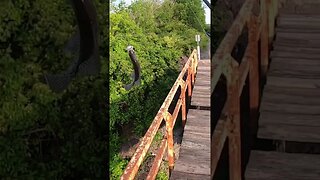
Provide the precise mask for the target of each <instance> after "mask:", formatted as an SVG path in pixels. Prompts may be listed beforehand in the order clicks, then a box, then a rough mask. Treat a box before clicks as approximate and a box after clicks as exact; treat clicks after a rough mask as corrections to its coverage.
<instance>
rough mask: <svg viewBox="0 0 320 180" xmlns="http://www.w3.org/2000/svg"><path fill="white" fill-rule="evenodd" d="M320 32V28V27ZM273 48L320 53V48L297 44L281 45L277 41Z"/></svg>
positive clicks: (294, 51)
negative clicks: (297, 45)
mask: <svg viewBox="0 0 320 180" xmlns="http://www.w3.org/2000/svg"><path fill="white" fill-rule="evenodd" d="M319 33H320V29H319ZM273 49H274V50H279V51H289V52H293V53H301V52H305V53H308V54H309V53H310V54H320V50H319V49H318V48H309V47H296V46H281V45H279V44H277V43H273Z"/></svg>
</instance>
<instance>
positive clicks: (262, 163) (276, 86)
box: [245, 4, 320, 180]
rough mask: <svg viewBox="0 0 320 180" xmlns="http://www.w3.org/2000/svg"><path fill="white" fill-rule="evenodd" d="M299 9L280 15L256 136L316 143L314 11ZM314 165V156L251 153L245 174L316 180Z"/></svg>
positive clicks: (318, 37)
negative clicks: (296, 11)
mask: <svg viewBox="0 0 320 180" xmlns="http://www.w3.org/2000/svg"><path fill="white" fill-rule="evenodd" d="M305 7H312V6H311V5H308V6H304V8H305ZM317 7H320V6H319V4H318V6H317ZM303 11H308V10H307V9H303V8H302V9H300V11H299V13H296V14H294V13H293V12H292V11H290V10H284V11H280V12H283V13H280V15H279V17H278V20H277V28H276V39H275V41H274V42H273V52H272V53H271V65H270V69H269V72H268V77H267V83H266V86H265V88H264V92H263V96H262V102H261V105H260V118H259V129H258V138H263V139H270V140H280V141H283V142H286V141H294V142H302V143H320V86H319V85H320V34H319V33H320V20H319V17H320V14H319V13H320V12H319V11H318V13H317V14H314V13H315V12H316V11H313V13H310V12H306V13H303ZM319 162H320V154H302V153H300V154H290V153H285V152H275V151H252V152H251V155H250V160H249V164H248V166H247V169H246V174H245V176H246V179H248V180H258V179H259V180H266V179H272V180H280V179H281V180H282V179H290V180H307V179H308V180H316V179H320V164H319Z"/></svg>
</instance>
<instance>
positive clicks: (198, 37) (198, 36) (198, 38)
mask: <svg viewBox="0 0 320 180" xmlns="http://www.w3.org/2000/svg"><path fill="white" fill-rule="evenodd" d="M196 41H197V51H198V60H200V35H196Z"/></svg>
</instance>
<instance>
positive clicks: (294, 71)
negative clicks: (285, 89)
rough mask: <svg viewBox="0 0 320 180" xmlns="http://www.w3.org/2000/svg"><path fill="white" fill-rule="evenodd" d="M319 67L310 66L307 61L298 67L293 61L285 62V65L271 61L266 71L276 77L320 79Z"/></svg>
mask: <svg viewBox="0 0 320 180" xmlns="http://www.w3.org/2000/svg"><path fill="white" fill-rule="evenodd" d="M293 61H294V60H293ZM319 62H320V61H319ZM296 64H298V63H296ZM319 68H320V67H317V66H312V65H309V64H307V63H306V64H303V65H301V66H299V67H298V68H297V67H296V65H294V63H287V64H286V65H285V63H273V64H272V65H271V67H270V69H269V72H268V73H269V74H270V75H272V76H278V77H289V78H290V77H292V78H302V79H320V71H319Z"/></svg>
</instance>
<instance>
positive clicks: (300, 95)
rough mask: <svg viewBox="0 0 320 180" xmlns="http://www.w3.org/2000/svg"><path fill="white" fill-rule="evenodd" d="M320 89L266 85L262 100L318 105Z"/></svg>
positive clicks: (319, 103)
mask: <svg viewBox="0 0 320 180" xmlns="http://www.w3.org/2000/svg"><path fill="white" fill-rule="evenodd" d="M319 91H320V89H313V88H292V89H290V88H283V87H276V86H266V87H265V89H264V92H263V102H270V103H271V102H274V103H278V102H281V103H287V104H303V105H310V106H313V105H320V96H319V95H320V92H319Z"/></svg>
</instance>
